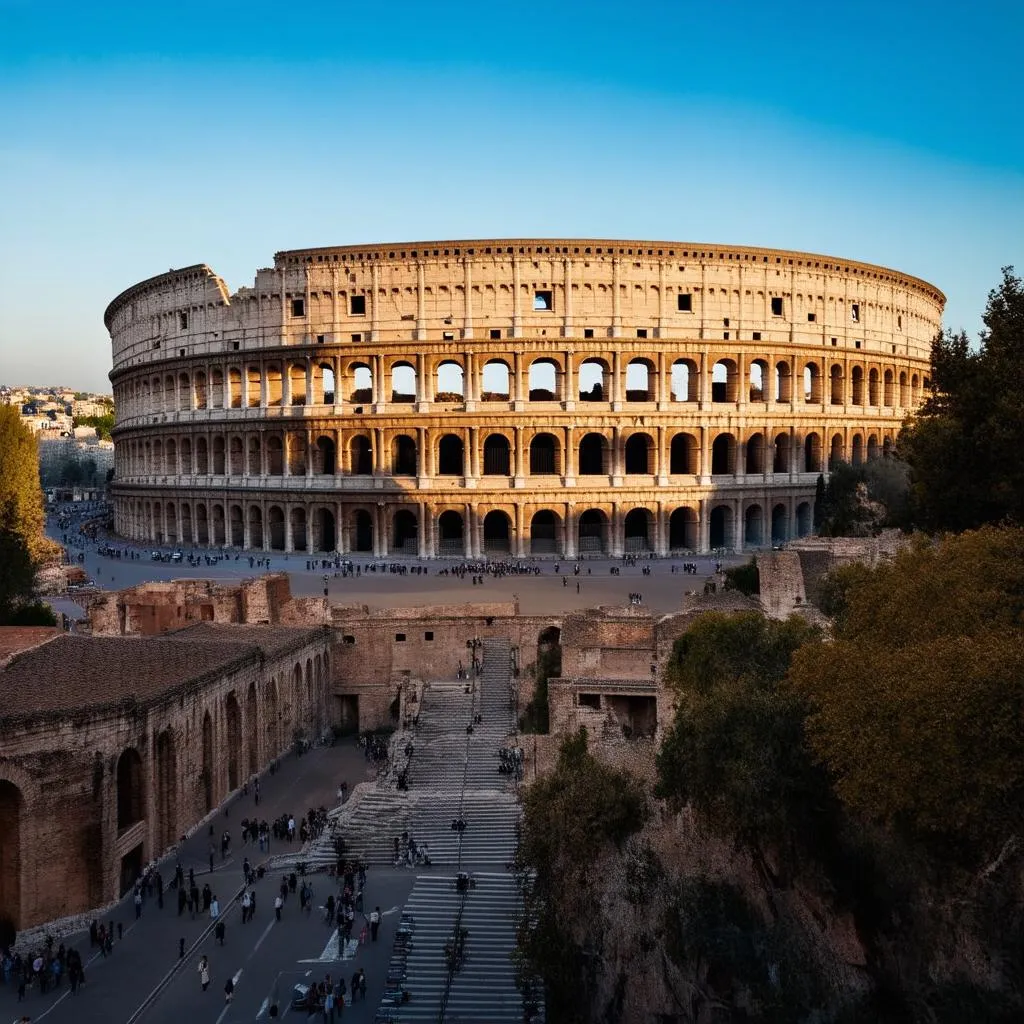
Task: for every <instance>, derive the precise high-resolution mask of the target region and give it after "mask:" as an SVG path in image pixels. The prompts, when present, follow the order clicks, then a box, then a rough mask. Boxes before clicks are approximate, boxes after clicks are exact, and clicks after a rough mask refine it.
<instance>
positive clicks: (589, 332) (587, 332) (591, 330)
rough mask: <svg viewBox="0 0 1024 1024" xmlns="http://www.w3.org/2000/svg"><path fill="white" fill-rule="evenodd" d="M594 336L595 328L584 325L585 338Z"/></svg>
mask: <svg viewBox="0 0 1024 1024" xmlns="http://www.w3.org/2000/svg"><path fill="white" fill-rule="evenodd" d="M593 336H594V328H593V327H584V328H583V337H584V338H592V337H593Z"/></svg>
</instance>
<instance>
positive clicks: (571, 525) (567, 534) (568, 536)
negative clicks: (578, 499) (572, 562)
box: [562, 501, 576, 558]
mask: <svg viewBox="0 0 1024 1024" xmlns="http://www.w3.org/2000/svg"><path fill="white" fill-rule="evenodd" d="M562 555H563V556H564V557H565V558H575V557H576V505H575V504H574V503H573V502H571V501H567V502H566V503H565V516H564V517H563V519H562Z"/></svg>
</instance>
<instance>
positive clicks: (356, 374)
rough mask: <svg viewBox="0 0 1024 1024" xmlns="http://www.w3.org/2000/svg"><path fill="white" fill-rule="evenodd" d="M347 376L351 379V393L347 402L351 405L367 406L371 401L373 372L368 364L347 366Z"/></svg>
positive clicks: (350, 364)
mask: <svg viewBox="0 0 1024 1024" xmlns="http://www.w3.org/2000/svg"><path fill="white" fill-rule="evenodd" d="M348 376H349V377H350V378H351V379H352V391H351V392H350V394H349V396H348V400H349V401H350V402H351V403H352V404H353V405H368V404H369V403H370V402H372V401H373V370H371V369H370V366H369V364H367V363H363V362H359V361H356V362H353V363H349V365H348Z"/></svg>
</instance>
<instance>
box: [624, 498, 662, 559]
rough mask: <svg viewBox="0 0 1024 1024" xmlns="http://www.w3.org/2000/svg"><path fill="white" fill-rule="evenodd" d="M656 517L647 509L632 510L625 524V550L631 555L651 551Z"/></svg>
mask: <svg viewBox="0 0 1024 1024" xmlns="http://www.w3.org/2000/svg"><path fill="white" fill-rule="evenodd" d="M653 529H654V517H653V516H652V515H651V513H650V512H648V511H647V509H645V508H631V509H630V510H629V511H628V512H627V513H626V519H625V522H624V523H623V527H622V532H623V542H624V550H625V551H626V552H627V553H629V554H635V553H637V552H646V551H650V550H651V548H652V544H651V533H652V532H653Z"/></svg>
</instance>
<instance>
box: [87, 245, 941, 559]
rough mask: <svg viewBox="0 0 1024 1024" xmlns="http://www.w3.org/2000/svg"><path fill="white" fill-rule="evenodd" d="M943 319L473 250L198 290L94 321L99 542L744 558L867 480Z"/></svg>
mask: <svg viewBox="0 0 1024 1024" xmlns="http://www.w3.org/2000/svg"><path fill="white" fill-rule="evenodd" d="M943 304H944V297H943V296H942V294H941V293H940V292H939V291H938V290H937V289H935V288H934V287H933V286H932V285H929V284H928V283H927V282H924V281H921V280H918V279H916V278H913V277H910V276H908V275H906V274H902V273H900V272H898V271H893V270H888V269H886V268H883V267H877V266H872V265H870V264H863V263H857V262H853V261H848V260H839V259H836V258H835V257H825V256H819V255H814V254H809V253H797V252H786V251H782V250H769V249H755V248H749V247H721V246H708V245H697V244H694V243H673V242H637V241H612V242H609V241H601V240H579V239H577V240H569V239H544V240H537V239H500V240H499V239H494V240H485V241H476V242H474V241H470V242H429V243H411V244H408V245H394V246H383V245H374V246H357V247H337V248H329V249H313V250H302V251H293V252H283V253H279V254H278V255H277V257H276V258H275V265H274V267H273V268H269V269H265V270H260V271H259V272H258V273H257V276H256V281H255V284H254V286H253V287H246V288H242V289H240V290H239V291H238V292H237V293H235V294H234V295H232V294H229V292H228V289H227V288H226V286H225V285H224V282H223V281H221V280H220V279H219V278H218V277H217V276H216V275H215V274H214V273H213V271H212V270H210V268H209V267H206V266H204V265H197V266H194V267H188V268H184V269H182V270H176V271H170V272H168V273H167V274H162V275H160V276H158V277H155V278H151V279H150V280H148V281H143V282H141V283H140V284H138V285H135V286H133V287H132V288H129V289H128V290H127V291H126V292H124V293H122V294H121V295H120V296H118V297H117V298H116V299H115V300H114V301H113V302H112V303H111V304H110V306H109V307H108V310H107V314H106V323H107V327H108V329H109V330H110V334H111V340H112V345H113V355H114V369H113V372H112V374H111V377H112V380H113V382H114V391H115V396H116V399H117V410H118V427H117V430H116V440H117V469H116V481H115V486H114V489H113V493H114V500H115V522H116V526H117V529H118V530H119V531H120V532H121V533H123V534H124V535H126V536H129V537H132V538H134V539H137V540H142V539H152V540H154V541H165V542H169V543H188V544H201V545H202V544H210V545H215V546H221V545H231V546H235V547H246V548H255V549H273V550H288V551H293V550H294V551H340V552H342V553H351V552H361V553H366V554H373V555H376V556H378V557H380V556H390V555H395V554H418V555H420V556H423V557H436V556H444V555H463V556H471V557H472V556H476V555H479V554H481V553H489V554H494V555H499V554H511V555H514V556H519V557H522V556H525V555H529V554H555V553H558V554H560V555H562V556H563V557H578V556H582V555H587V554H591V553H597V552H608V553H611V554H618V553H621V552H623V551H653V552H656V553H659V554H665V553H668V552H671V551H680V552H681V551H688V550H701V551H706V550H709V549H711V548H740V547H747V546H749V547H760V546H764V545H766V544H768V542H769V541H782V540H787V539H789V538H791V537H795V536H802V535H805V534H806V533H808V532H809V531H810V527H811V503H812V501H813V495H814V484H815V480H816V478H817V475H818V473H819V472H822V471H827V467H828V464H829V462H830V461H831V460H833V459H839V458H846V459H849V460H851V461H854V462H856V461H860V460H863V459H865V458H872V457H875V456H877V455H882V454H884V453H886V452H887V451H888V450H889V449H890V448H891V446H892V443H893V441H894V439H895V436H896V433H897V432H898V430H899V428H900V426H901V424H902V422H903V420H904V418H905V417H906V416H907V415H908V414H909V413H910V412H912V411H913V410H914V408H916V407H917V405H918V404H919V403H920V401H921V399H922V396H923V394H924V386H925V377H926V375H927V373H928V364H929V344H930V341H931V339H932V337H933V336H934V335H935V333H936V332H937V330H938V329H939V327H940V321H941V313H942V307H943Z"/></svg>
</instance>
